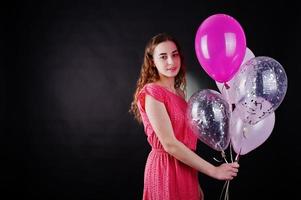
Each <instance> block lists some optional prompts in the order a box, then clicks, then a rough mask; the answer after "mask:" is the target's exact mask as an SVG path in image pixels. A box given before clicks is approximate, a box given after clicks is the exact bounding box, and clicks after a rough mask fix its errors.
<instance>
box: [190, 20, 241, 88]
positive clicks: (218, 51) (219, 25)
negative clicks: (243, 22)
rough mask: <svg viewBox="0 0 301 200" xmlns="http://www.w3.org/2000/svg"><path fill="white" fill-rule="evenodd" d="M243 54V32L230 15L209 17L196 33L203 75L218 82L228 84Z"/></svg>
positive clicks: (197, 54) (197, 49)
mask: <svg viewBox="0 0 301 200" xmlns="http://www.w3.org/2000/svg"><path fill="white" fill-rule="evenodd" d="M245 51H246V38H245V34H244V31H243V29H242V27H241V26H240V24H239V23H238V22H237V21H236V20H235V19H234V18H233V17H231V16H229V15H225V14H216V15H212V16H210V17H208V18H207V19H205V21H203V22H202V24H201V25H200V26H199V28H198V30H197V33H196V36H195V52H196V56H197V59H198V61H199V63H200V64H201V66H202V67H203V69H204V70H205V71H206V73H207V74H208V75H209V76H210V77H211V78H213V79H214V80H216V81H218V82H221V83H224V82H227V81H228V80H230V79H231V78H232V77H233V76H234V74H235V73H236V72H237V71H238V69H239V67H240V65H241V63H242V61H243V58H244V56H245Z"/></svg>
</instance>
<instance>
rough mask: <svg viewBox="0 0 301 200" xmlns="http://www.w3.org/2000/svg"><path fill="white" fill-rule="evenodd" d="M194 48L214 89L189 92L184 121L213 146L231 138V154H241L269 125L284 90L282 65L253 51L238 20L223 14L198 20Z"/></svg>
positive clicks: (224, 144)
mask: <svg viewBox="0 0 301 200" xmlns="http://www.w3.org/2000/svg"><path fill="white" fill-rule="evenodd" d="M195 52H196V56H197V59H198V61H199V63H200V65H201V67H202V68H203V69H204V70H205V71H206V73H207V74H208V75H209V76H210V77H211V78H212V79H214V81H215V83H216V85H217V87H218V89H219V91H220V92H217V91H214V90H209V89H205V90H200V91H198V92H196V93H194V94H193V95H192V96H191V98H190V99H189V101H188V109H187V119H188V123H189V125H190V127H191V128H192V130H193V132H194V133H195V134H196V135H197V136H198V138H199V139H200V140H201V141H202V142H204V143H205V144H207V145H209V146H210V147H211V148H213V149H215V150H218V151H224V150H225V149H226V148H227V147H228V145H229V144H230V143H231V144H232V146H233V149H234V151H235V152H236V153H237V155H244V154H247V153H248V152H250V151H252V150H254V149H255V148H257V147H258V146H260V145H261V144H263V142H264V141H265V140H266V139H267V138H268V137H269V136H270V134H271V133H272V130H273V128H274V124H275V113H274V111H275V110H276V109H277V108H278V107H279V105H280V104H281V102H282V101H283V99H284V96H285V94H286V90H287V76H286V73H285V71H284V69H283V67H282V65H281V64H280V63H279V62H277V61H276V60H274V59H273V58H270V57H267V56H259V57H255V55H254V54H253V52H252V51H251V50H250V49H249V48H248V47H247V46H246V37H245V34H244V31H243V29H242V27H241V26H240V24H239V23H238V22H237V21H236V20H235V19H234V18H233V17H231V16H229V15H226V14H216V15H212V16H210V17H208V18H207V19H206V20H205V21H203V22H202V23H201V25H200V26H199V28H198V30H197V33H196V36H195Z"/></svg>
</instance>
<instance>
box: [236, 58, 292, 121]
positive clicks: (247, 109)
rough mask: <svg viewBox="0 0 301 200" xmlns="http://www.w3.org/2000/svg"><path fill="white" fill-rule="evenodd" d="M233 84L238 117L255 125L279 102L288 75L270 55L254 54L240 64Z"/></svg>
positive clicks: (284, 89)
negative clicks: (253, 56) (255, 55)
mask: <svg viewBox="0 0 301 200" xmlns="http://www.w3.org/2000/svg"><path fill="white" fill-rule="evenodd" d="M233 87H234V88H235V93H236V97H237V99H238V103H237V104H236V107H237V109H238V110H239V111H240V117H241V118H242V119H243V120H244V122H245V123H248V124H252V125H254V124H256V123H258V122H259V121H260V120H262V119H264V118H265V117H267V116H268V115H269V114H271V113H272V112H274V111H275V110H276V109H277V108H278V106H279V105H280V104H281V102H282V101H283V99H284V96H285V94H286V91H287V76H286V73H285V70H284V69H283V67H282V65H281V64H280V63H279V62H277V61H276V60H274V59H273V58H270V57H266V56H261V57H255V58H252V59H251V60H249V61H248V62H246V63H245V64H244V65H242V67H241V69H240V71H239V72H238V75H237V76H235V80H233Z"/></svg>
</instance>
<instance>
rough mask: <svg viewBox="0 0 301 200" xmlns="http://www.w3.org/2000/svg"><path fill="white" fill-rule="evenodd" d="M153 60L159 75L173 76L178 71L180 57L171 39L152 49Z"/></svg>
mask: <svg viewBox="0 0 301 200" xmlns="http://www.w3.org/2000/svg"><path fill="white" fill-rule="evenodd" d="M153 60H154V64H155V66H156V68H157V70H158V72H159V75H160V77H161V76H164V77H168V78H173V77H176V75H177V74H178V72H179V71H180V67H181V57H180V54H179V51H178V49H177V46H176V45H175V43H174V42H172V41H165V42H162V43H160V44H158V45H157V46H156V47H155V49H154V54H153Z"/></svg>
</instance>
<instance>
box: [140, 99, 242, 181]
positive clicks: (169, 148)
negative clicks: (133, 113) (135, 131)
mask: <svg viewBox="0 0 301 200" xmlns="http://www.w3.org/2000/svg"><path fill="white" fill-rule="evenodd" d="M145 110H146V114H147V116H148V118H149V121H150V123H151V125H152V127H153V129H154V131H155V133H156V135H157V137H158V139H159V140H160V142H161V144H162V146H163V148H164V150H165V151H166V152H167V153H169V154H170V155H172V156H174V157H175V158H176V159H178V160H180V161H181V162H183V163H185V164H186V165H189V166H190V167H192V168H194V169H196V170H198V171H200V172H202V173H204V174H206V175H208V176H211V177H213V178H216V179H219V180H231V179H233V177H234V176H236V175H237V172H238V169H237V168H238V164H237V163H229V164H226V163H224V164H222V165H220V166H218V167H216V166H214V165H212V164H211V163H209V162H207V161H206V160H204V159H203V158H201V157H200V156H198V155H197V154H196V153H194V152H193V151H192V150H190V149H189V148H188V147H186V146H185V145H184V144H183V143H182V142H180V141H178V140H177V139H176V137H175V136H174V133H173V128H172V124H171V121H170V118H169V116H168V113H167V111H166V108H165V105H164V104H163V103H162V102H160V101H157V100H156V99H154V98H153V97H152V96H149V95H146V97H145Z"/></svg>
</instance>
